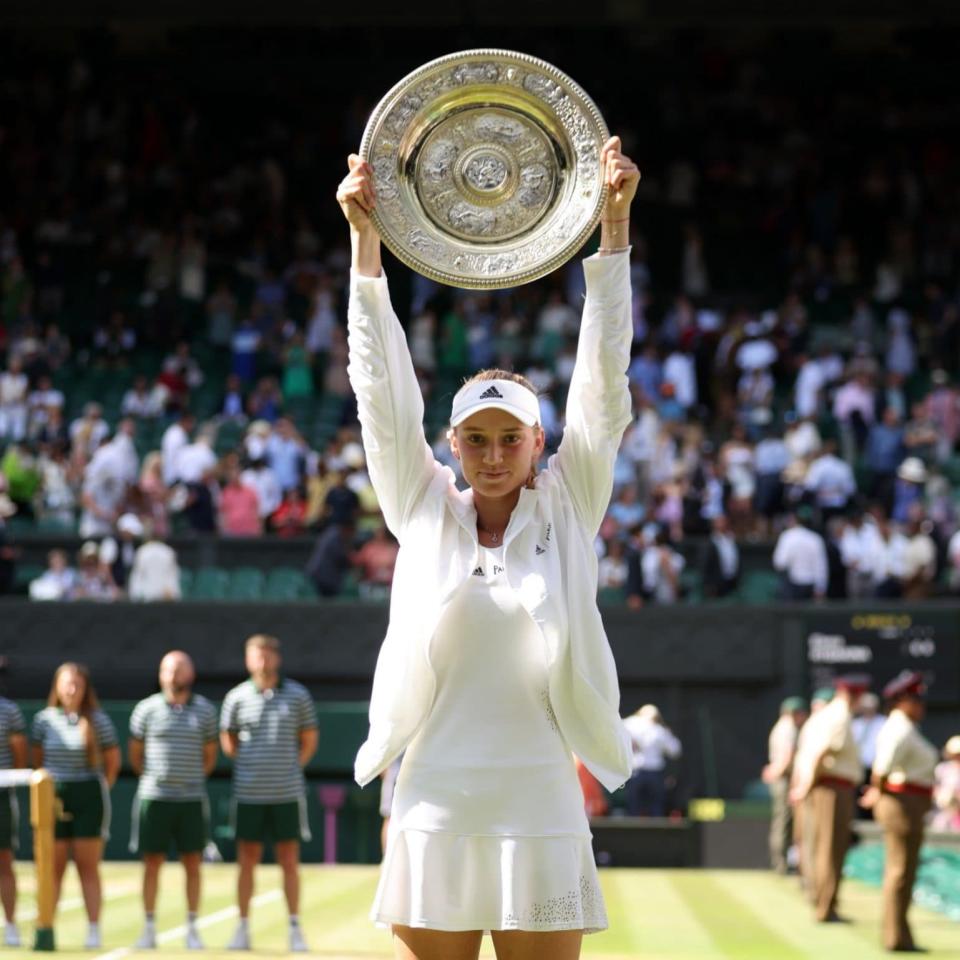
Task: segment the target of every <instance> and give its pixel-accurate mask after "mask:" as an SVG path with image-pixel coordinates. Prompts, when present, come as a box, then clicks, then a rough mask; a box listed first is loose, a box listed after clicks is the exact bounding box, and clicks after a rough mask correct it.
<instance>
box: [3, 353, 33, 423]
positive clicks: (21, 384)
mask: <svg viewBox="0 0 960 960" xmlns="http://www.w3.org/2000/svg"><path fill="white" fill-rule="evenodd" d="M28 390H29V381H28V380H27V375H26V374H25V373H24V372H23V362H22V361H21V360H20V359H19V358H18V357H11V358H10V360H8V361H7V369H6V370H5V371H4V372H3V373H0V441H3V440H13V441H14V442H19V441H20V440H22V439H23V438H24V437H25V436H26V435H27V409H28V407H27V392H28Z"/></svg>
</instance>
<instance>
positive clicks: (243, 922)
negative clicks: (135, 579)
mask: <svg viewBox="0 0 960 960" xmlns="http://www.w3.org/2000/svg"><path fill="white" fill-rule="evenodd" d="M240 928H241V929H242V930H246V929H247V918H246V917H241V918H240Z"/></svg>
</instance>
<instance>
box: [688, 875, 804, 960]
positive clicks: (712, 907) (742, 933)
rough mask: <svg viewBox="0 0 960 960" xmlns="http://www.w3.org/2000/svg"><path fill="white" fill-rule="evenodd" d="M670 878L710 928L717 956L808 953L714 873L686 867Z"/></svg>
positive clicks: (783, 958)
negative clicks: (750, 907) (729, 891)
mask: <svg viewBox="0 0 960 960" xmlns="http://www.w3.org/2000/svg"><path fill="white" fill-rule="evenodd" d="M670 882H671V884H673V886H674V888H675V889H676V890H677V892H678V893H679V895H680V899H681V900H682V901H683V903H684V904H685V905H686V907H687V908H688V910H689V911H690V912H691V913H692V914H693V915H694V916H695V917H696V918H697V919H698V920H699V921H700V923H701V924H702V925H703V926H704V927H705V928H706V929H707V930H709V931H710V932H711V934H712V936H713V940H714V951H715V954H716V955H717V956H723V957H731V958H734V960H746V958H749V957H757V958H758V960H761V958H762V960H770V958H771V957H776V958H777V960H806V958H807V957H808V956H809V955H808V954H807V952H806V951H801V950H797V949H796V948H795V947H794V946H793V945H792V944H791V943H789V942H788V941H786V940H784V939H782V938H781V937H780V935H779V933H778V932H777V930H776V929H775V928H774V927H773V926H772V925H771V924H769V923H768V922H767V919H766V918H765V917H762V916H760V915H759V914H757V913H755V912H754V911H753V910H752V909H749V908H745V907H744V906H742V905H741V903H740V902H739V901H738V900H737V899H735V898H734V897H732V896H731V895H730V894H729V893H728V892H727V890H726V888H725V886H724V884H723V883H721V882H719V881H718V878H717V877H716V876H715V875H712V874H711V873H709V872H707V871H702V870H697V871H689V872H687V873H684V874H683V875H679V874H674V875H672V876H671V877H670ZM771 920H772V918H771Z"/></svg>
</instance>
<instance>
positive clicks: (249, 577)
mask: <svg viewBox="0 0 960 960" xmlns="http://www.w3.org/2000/svg"><path fill="white" fill-rule="evenodd" d="M264 579H265V578H264V576H263V573H262V571H260V570H257V569H256V568H255V567H238V568H237V569H236V570H234V571H233V572H232V573H231V575H230V588H229V590H228V593H227V596H228V598H229V599H230V600H261V599H263V587H264Z"/></svg>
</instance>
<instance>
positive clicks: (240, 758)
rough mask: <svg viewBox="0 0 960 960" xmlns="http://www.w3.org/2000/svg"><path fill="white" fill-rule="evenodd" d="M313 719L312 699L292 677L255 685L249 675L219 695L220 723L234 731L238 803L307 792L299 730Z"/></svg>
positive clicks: (288, 799)
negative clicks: (268, 686) (273, 685)
mask: <svg viewBox="0 0 960 960" xmlns="http://www.w3.org/2000/svg"><path fill="white" fill-rule="evenodd" d="M316 725H317V715H316V712H315V711H314V708H313V700H312V699H311V698H310V694H309V693H308V692H307V690H306V688H305V687H304V686H302V685H301V684H299V683H297V682H296V681H295V680H287V679H283V680H281V682H280V685H279V686H278V687H276V688H273V689H267V690H263V691H261V690H258V689H257V686H256V684H255V683H254V682H253V681H252V680H247V681H246V682H245V683H241V684H240V685H239V686H237V687H234V688H233V689H232V690H231V691H230V692H229V693H228V694H227V696H226V698H225V699H224V701H223V707H222V709H221V711H220V729H221V730H227V731H229V732H230V733H234V734H236V735H237V755H236V756H235V757H234V760H233V795H234V798H235V799H236V800H238V801H240V803H290V802H291V801H293V800H299V799H300V798H301V797H302V796H303V795H304V793H305V792H306V786H305V784H304V780H303V771H302V770H301V769H300V732H301V731H302V730H310V729H312V728H313V727H316Z"/></svg>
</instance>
